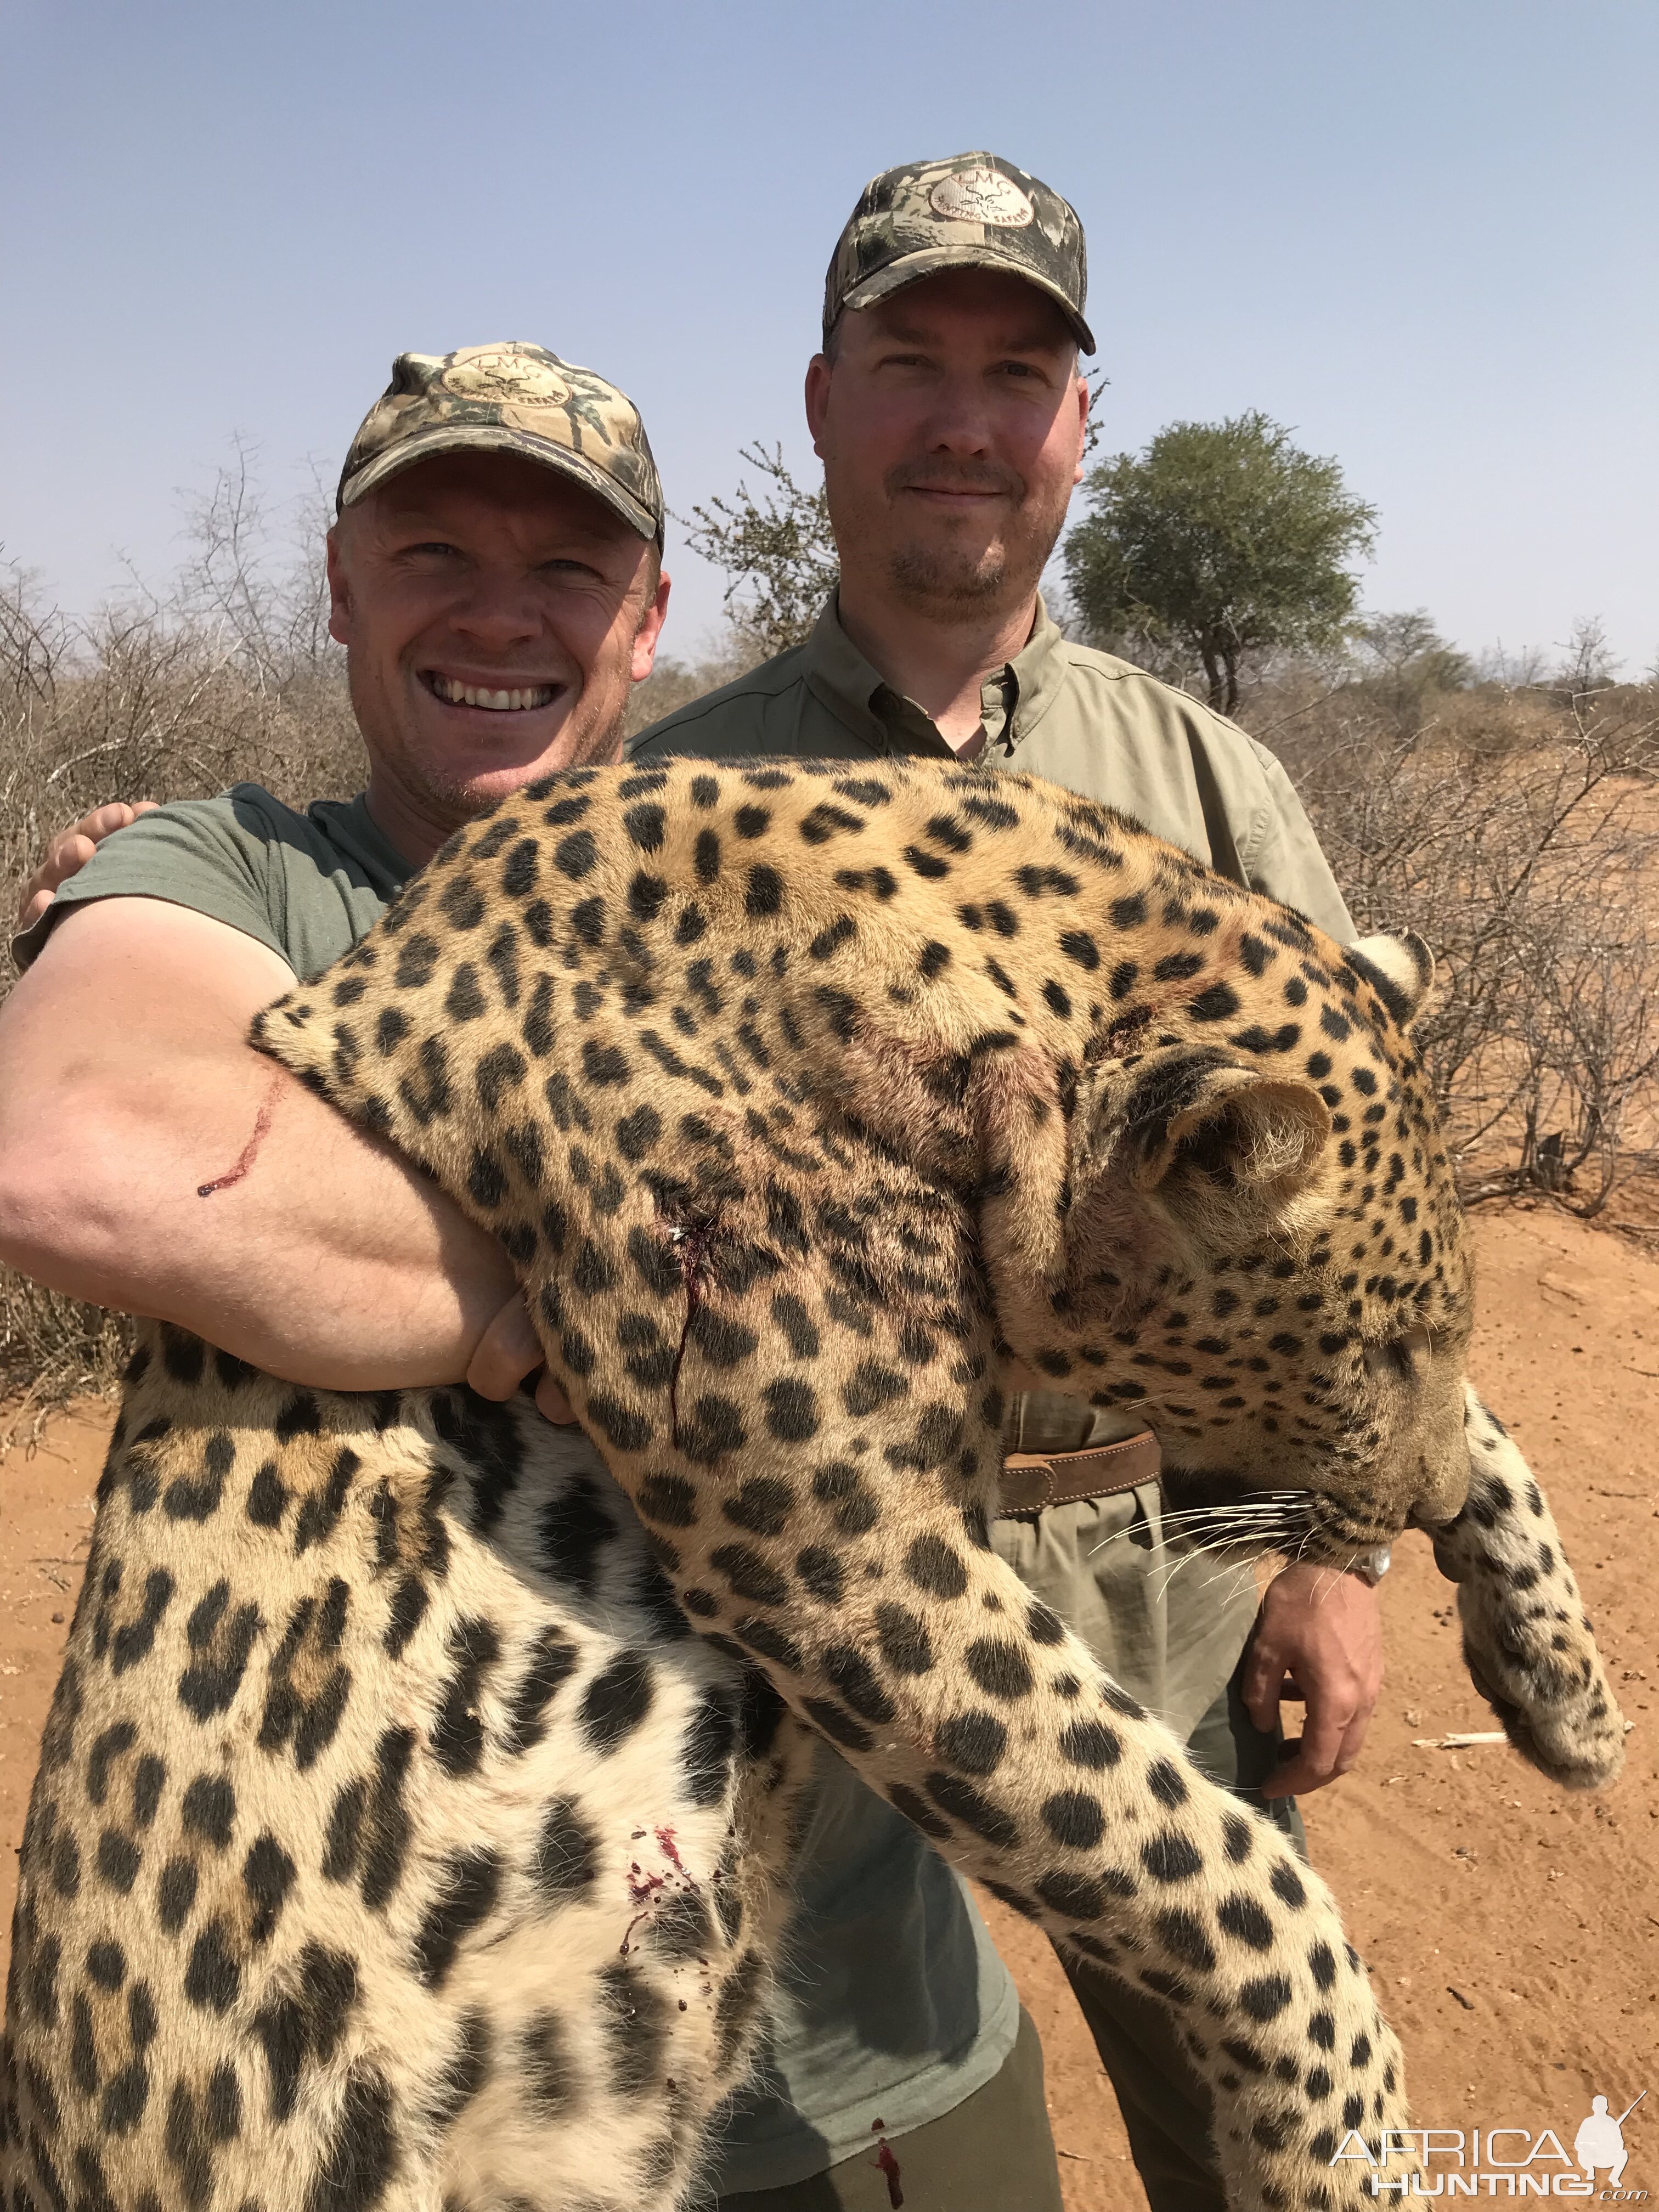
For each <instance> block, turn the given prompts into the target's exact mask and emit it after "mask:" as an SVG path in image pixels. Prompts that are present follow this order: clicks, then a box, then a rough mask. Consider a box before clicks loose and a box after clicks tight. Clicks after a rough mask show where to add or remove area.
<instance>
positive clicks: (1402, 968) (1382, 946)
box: [1347, 929, 1434, 1030]
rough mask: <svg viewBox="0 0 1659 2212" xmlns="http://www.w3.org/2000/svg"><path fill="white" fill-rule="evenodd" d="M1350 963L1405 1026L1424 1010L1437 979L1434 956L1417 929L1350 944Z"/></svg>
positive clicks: (1406, 1027)
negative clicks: (1435, 976)
mask: <svg viewBox="0 0 1659 2212" xmlns="http://www.w3.org/2000/svg"><path fill="white" fill-rule="evenodd" d="M1347 957H1348V963H1349V965H1350V966H1351V967H1353V968H1356V969H1358V971H1359V973H1360V974H1361V975H1363V976H1364V979H1365V981H1367V982H1368V983H1369V984H1370V987H1371V988H1372V989H1373V990H1374V991H1375V992H1376V995H1377V997H1378V998H1379V999H1381V1000H1382V1001H1383V1005H1384V1006H1386V1007H1387V1008H1388V1010H1389V1012H1390V1013H1391V1014H1392V1015H1393V1016H1394V1018H1395V1021H1397V1022H1398V1023H1399V1024H1400V1026H1401V1029H1402V1030H1403V1029H1409V1028H1410V1026H1411V1024H1412V1023H1413V1021H1415V1020H1416V1018H1417V1016H1418V1014H1419V1012H1420V1011H1421V1008H1422V1005H1423V1001H1424V1000H1425V999H1426V998H1427V997H1428V995H1429V988H1430V986H1431V984H1432V983H1433V981H1434V955H1433V953H1432V952H1431V951H1430V950H1429V948H1428V946H1427V945H1425V943H1424V941H1423V939H1421V938H1420V937H1419V935H1418V934H1417V933H1416V931H1415V930H1413V929H1402V930H1401V932H1400V933H1399V935H1398V936H1387V937H1362V938H1361V939H1360V940H1359V942H1358V945H1350V946H1349V947H1348V956H1347Z"/></svg>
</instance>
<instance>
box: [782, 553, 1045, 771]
mask: <svg viewBox="0 0 1659 2212" xmlns="http://www.w3.org/2000/svg"><path fill="white" fill-rule="evenodd" d="M1064 644H1065V639H1064V637H1063V635H1061V632H1060V628H1059V626H1058V624H1057V623H1054V620H1053V619H1052V617H1050V615H1049V613H1048V608H1047V607H1046V606H1045V605H1043V602H1042V599H1041V597H1039V598H1038V600H1037V607H1036V621H1035V622H1034V623H1032V625H1031V635H1030V637H1029V638H1028V639H1027V640H1026V641H1025V643H1024V645H1023V646H1022V647H1020V649H1019V651H1018V653H1016V654H1015V656H1014V658H1013V659H1012V660H1010V661H1006V662H1005V663H1004V664H1003V665H1002V667H1001V668H1000V669H997V670H994V671H993V672H992V673H991V674H990V675H989V676H988V677H987V678H986V680H985V682H984V684H982V685H981V690H980V699H981V708H982V711H983V716H984V722H985V732H986V740H985V755H986V757H996V756H998V755H1000V756H1001V757H1003V758H1004V759H1006V757H1008V756H1009V755H1010V754H1011V753H1012V750H1013V749H1014V747H1015V746H1016V745H1018V744H1020V743H1021V742H1022V740H1023V739H1024V738H1026V737H1028V736H1029V735H1030V732H1031V731H1032V730H1033V729H1035V727H1036V725H1037V723H1038V722H1039V721H1040V720H1042V716H1043V714H1045V713H1046V712H1047V711H1048V708H1049V706H1050V705H1051V704H1052V703H1053V702H1054V698H1055V697H1056V696H1057V695H1058V693H1059V691H1060V686H1061V685H1062V684H1064V683H1065V680H1066V656H1065V653H1063V651H1062V650H1061V647H1063V646H1064ZM805 674H806V682H807V684H808V687H809V688H810V689H811V691H812V692H813V694H814V696H816V697H817V698H818V699H819V700H820V701H821V702H823V705H824V706H826V707H828V708H829V710H830V712H831V713H832V714H835V715H836V718H837V719H838V720H840V721H842V722H843V723H845V724H846V725H847V726H848V728H849V729H851V730H853V731H854V732H855V733H856V734H857V735H858V736H860V737H861V738H864V740H865V741H866V744H870V745H872V746H873V747H874V748H875V750H877V751H878V752H921V753H935V752H936V753H939V754H940V755H942V756H943V757H945V758H946V759H954V758H955V757H956V755H955V754H954V753H953V752H952V750H951V747H950V746H949V745H947V744H945V740H944V738H942V737H940V735H939V731H938V729H937V728H936V727H935V726H934V724H933V719H932V717H931V716H930V715H928V714H925V713H924V712H923V710H922V709H921V708H920V707H919V706H917V704H916V702H915V700H914V699H906V698H904V697H902V696H901V694H900V693H898V692H896V691H895V690H893V688H892V686H891V685H890V684H888V683H886V682H885V681H884V678H882V676H881V675H880V673H879V672H878V671H877V669H876V668H875V667H874V666H873V665H872V664H871V663H870V662H869V661H868V660H866V659H865V657H864V655H863V654H862V653H860V651H859V649H858V647H857V646H855V645H854V642H853V641H852V639H851V638H850V637H848V635H847V632H846V631H845V630H844V629H842V626H841V617H840V614H839V612H838V611H837V608H836V596H835V593H834V592H831V593H830V595H829V599H826V600H825V602H824V605H823V613H822V614H820V615H819V617H818V618H817V622H816V623H814V625H813V627H812V633H811V636H810V637H809V638H808V639H807V641H806V668H805Z"/></svg>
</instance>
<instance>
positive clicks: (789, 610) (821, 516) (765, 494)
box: [684, 445, 841, 665]
mask: <svg viewBox="0 0 1659 2212" xmlns="http://www.w3.org/2000/svg"><path fill="white" fill-rule="evenodd" d="M741 452H742V458H743V459H744V460H745V461H747V462H748V464H749V465H750V468H751V469H757V470H758V471H760V474H761V475H762V477H763V478H764V479H765V480H766V481H765V484H764V485H763V489H762V491H761V493H760V495H759V496H757V495H756V494H755V493H754V492H752V491H750V489H749V486H748V484H747V483H739V484H738V489H737V490H736V492H735V493H734V494H733V495H732V498H731V499H729V500H725V499H718V498H717V499H711V500H710V501H709V502H708V506H707V507H693V508H692V510H691V520H690V522H689V523H687V524H686V525H685V526H684V528H685V534H686V537H687V538H688V540H689V541H690V544H691V547H692V549H693V550H694V551H696V552H698V553H701V554H702V557H703V558H704V560H705V561H712V562H714V566H715V567H716V568H724V569H725V571H726V618H727V621H728V623H730V625H731V632H732V636H731V645H732V652H733V653H735V654H736V655H737V656H738V658H739V659H744V660H746V662H747V664H748V665H752V664H753V663H754V662H755V661H757V660H769V659H771V657H772V655H773V654H774V653H787V651H788V649H789V647H791V646H793V645H800V644H803V643H804V642H805V639H806V637H807V635H808V633H809V632H810V631H811V627H812V625H813V623H815V622H816V621H817V618H818V615H819V613H820V611H821V610H822V608H823V603H824V601H825V600H826V599H828V598H829V594H830V592H832V591H834V589H835V588H836V582H837V581H838V580H839V578H840V575H841V562H840V559H839V556H837V554H836V540H835V535H834V533H833V532H832V531H831V530H830V527H829V504H828V502H827V501H826V500H825V498H824V495H823V485H822V484H820V485H819V486H818V488H817V490H816V491H813V490H811V489H808V487H807V486H806V485H805V484H801V483H796V481H795V479H794V477H793V476H792V475H791V474H790V472H789V471H788V470H787V468H786V467H785V466H784V461H783V448H782V447H781V446H775V447H773V448H772V450H771V451H770V452H768V451H767V449H766V447H764V446H760V445H755V446H744V447H743V448H742V449H741Z"/></svg>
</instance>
